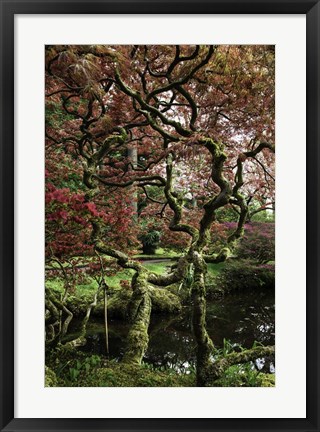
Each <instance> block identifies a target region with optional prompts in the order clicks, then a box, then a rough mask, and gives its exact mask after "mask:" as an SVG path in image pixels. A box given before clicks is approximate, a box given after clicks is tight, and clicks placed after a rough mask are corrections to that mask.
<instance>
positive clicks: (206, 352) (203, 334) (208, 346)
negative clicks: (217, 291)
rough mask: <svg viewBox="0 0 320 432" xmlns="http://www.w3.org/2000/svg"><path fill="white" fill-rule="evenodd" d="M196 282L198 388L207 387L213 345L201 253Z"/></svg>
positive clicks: (197, 257)
mask: <svg viewBox="0 0 320 432" xmlns="http://www.w3.org/2000/svg"><path fill="white" fill-rule="evenodd" d="M193 264H194V280H193V287H192V303H193V317H192V323H193V332H194V336H195V339H196V342H197V386H199V387H204V386H206V384H207V382H208V378H209V370H210V366H211V365H212V361H211V356H212V353H213V343H212V341H211V339H210V337H209V335H208V332H207V329H206V287H205V273H206V263H205V261H204V259H203V257H202V255H201V254H199V253H196V252H195V253H194V260H193Z"/></svg>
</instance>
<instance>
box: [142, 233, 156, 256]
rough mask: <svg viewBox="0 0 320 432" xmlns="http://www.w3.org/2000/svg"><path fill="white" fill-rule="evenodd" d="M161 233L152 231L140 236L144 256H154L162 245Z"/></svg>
mask: <svg viewBox="0 0 320 432" xmlns="http://www.w3.org/2000/svg"><path fill="white" fill-rule="evenodd" d="M160 237H161V233H160V231H156V230H150V231H148V232H146V233H144V234H141V235H140V236H139V240H140V241H141V242H142V250H143V253H144V254H154V253H155V252H156V249H157V247H158V246H159V243H160Z"/></svg>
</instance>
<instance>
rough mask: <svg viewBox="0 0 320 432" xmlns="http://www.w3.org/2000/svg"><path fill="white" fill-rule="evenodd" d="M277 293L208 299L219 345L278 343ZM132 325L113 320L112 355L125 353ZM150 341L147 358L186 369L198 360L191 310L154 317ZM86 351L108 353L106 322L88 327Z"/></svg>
mask: <svg viewBox="0 0 320 432" xmlns="http://www.w3.org/2000/svg"><path fill="white" fill-rule="evenodd" d="M274 318H275V308H274V293H273V292H271V291H268V292H262V291H256V292H247V293H241V294H233V295H229V296H227V297H225V298H223V299H219V300H212V301H208V302H207V330H208V333H209V335H210V337H211V338H212V340H213V343H214V344H215V345H216V346H217V347H222V346H223V343H224V342H223V341H224V339H227V340H228V341H230V342H231V343H232V344H240V345H241V346H243V347H246V348H250V347H252V345H253V343H254V341H258V342H261V343H263V344H264V345H269V344H271V345H273V344H274V343H275V325H274ZM128 329H129V326H128V325H127V324H125V323H123V322H121V321H111V322H110V323H109V351H110V354H109V357H110V358H116V359H120V358H121V357H122V355H123V352H124V347H125V338H126V335H127V332H128ZM149 336H150V342H149V348H148V351H147V352H146V355H145V358H144V361H145V362H148V363H151V364H153V365H155V366H164V367H169V368H172V369H175V370H176V371H178V372H185V371H187V370H188V368H189V367H190V366H193V365H194V363H195V341H194V339H193V336H192V327H191V309H190V308H188V307H186V308H185V309H184V310H183V313H182V314H180V315H179V316H153V317H152V319H151V323H150V331H149ZM82 349H83V350H85V351H86V352H90V353H95V354H99V355H105V354H106V351H105V336H104V323H103V319H101V321H93V322H92V321H91V322H90V323H89V325H88V328H87V344H86V346H85V347H83V348H82Z"/></svg>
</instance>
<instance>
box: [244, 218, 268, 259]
mask: <svg viewBox="0 0 320 432" xmlns="http://www.w3.org/2000/svg"><path fill="white" fill-rule="evenodd" d="M237 255H238V256H239V258H244V259H251V260H254V261H257V262H259V263H262V264H263V263H267V262H268V261H274V258H275V230H274V224H273V223H262V222H253V223H249V224H246V225H245V233H244V236H243V238H242V239H241V240H240V244H239V249H238V251H237Z"/></svg>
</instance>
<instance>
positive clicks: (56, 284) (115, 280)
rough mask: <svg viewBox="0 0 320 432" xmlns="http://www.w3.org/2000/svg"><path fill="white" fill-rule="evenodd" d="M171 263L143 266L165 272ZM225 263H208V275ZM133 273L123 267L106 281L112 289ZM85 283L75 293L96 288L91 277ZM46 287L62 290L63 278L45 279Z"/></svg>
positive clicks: (79, 285) (146, 264) (217, 270)
mask: <svg viewBox="0 0 320 432" xmlns="http://www.w3.org/2000/svg"><path fill="white" fill-rule="evenodd" d="M171 264H172V262H171V261H169V260H168V261H163V262H155V263H152V262H148V263H145V264H144V265H145V267H146V268H147V269H148V270H149V271H151V272H153V273H156V274H159V275H160V274H166V273H168V271H169V267H170V265H171ZM224 266H225V263H219V264H212V263H209V264H208V273H209V276H210V277H215V276H217V274H218V273H219V272H220V271H221V270H222V269H223V268H224ZM133 274H134V270H131V269H124V270H120V271H119V272H118V273H116V274H115V275H114V276H108V277H107V283H108V285H109V286H110V288H111V289H112V290H117V289H119V288H120V286H121V285H120V281H121V280H131V278H132V276H133ZM85 279H86V283H83V284H78V285H77V286H76V292H77V294H80V295H82V294H88V293H90V292H92V291H95V290H96V289H97V282H96V281H95V280H94V279H93V278H92V277H91V276H86V278H85ZM46 287H47V288H50V289H54V290H58V291H61V292H63V291H64V282H63V279H60V278H54V279H48V278H47V280H46Z"/></svg>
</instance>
